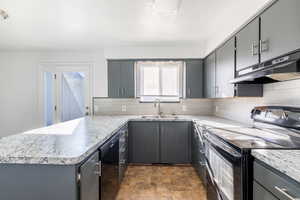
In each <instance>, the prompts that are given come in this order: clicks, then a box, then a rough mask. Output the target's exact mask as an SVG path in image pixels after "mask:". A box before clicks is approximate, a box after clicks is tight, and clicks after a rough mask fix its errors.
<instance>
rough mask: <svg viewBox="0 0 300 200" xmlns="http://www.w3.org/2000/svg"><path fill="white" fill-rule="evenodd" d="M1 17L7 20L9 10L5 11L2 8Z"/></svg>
mask: <svg viewBox="0 0 300 200" xmlns="http://www.w3.org/2000/svg"><path fill="white" fill-rule="evenodd" d="M0 17H1V18H2V19H3V20H5V19H7V18H8V17H9V16H8V14H7V12H5V11H4V10H2V9H0Z"/></svg>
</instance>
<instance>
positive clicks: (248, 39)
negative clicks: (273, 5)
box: [236, 18, 277, 71]
mask: <svg viewBox="0 0 300 200" xmlns="http://www.w3.org/2000/svg"><path fill="white" fill-rule="evenodd" d="M272 23H274V22H272ZM276 24H277V23H275V24H274V26H276ZM258 63H259V18H256V19H254V20H253V21H252V22H250V23H249V24H248V25H247V26H246V27H245V28H243V29H242V30H241V31H240V32H239V33H237V35H236V70H237V71H239V70H241V69H243V68H247V67H249V66H252V65H256V64H258Z"/></svg>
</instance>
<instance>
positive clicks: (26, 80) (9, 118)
mask: <svg viewBox="0 0 300 200" xmlns="http://www.w3.org/2000/svg"><path fill="white" fill-rule="evenodd" d="M200 56H201V49H200V48H197V47H195V46H192V47H188V46H183V47H178V46H177V47H170V46H168V47H158V46H156V47H149V46H147V47H114V48H107V49H105V50H97V51H85V52H79V51H76V52H64V51H59V52H37V51H36V52H34V51H32V52H31V51H0V74H1V79H0V91H1V93H0V94H1V96H0V110H1V112H0V127H1V131H0V137H3V136H7V135H11V134H15V133H19V132H22V131H25V130H28V129H33V128H37V127H41V126H42V125H43V116H42V108H41V107H40V106H38V98H39V97H38V95H39V92H38V88H39V84H40V83H39V81H38V76H39V64H40V63H42V62H58V63H59V62H62V63H63V62H66V63H68V62H69V63H70V62H71V63H76V62H89V63H93V64H94V74H93V84H94V91H93V94H92V96H96V97H107V95H108V91H107V63H106V58H199V57H200Z"/></svg>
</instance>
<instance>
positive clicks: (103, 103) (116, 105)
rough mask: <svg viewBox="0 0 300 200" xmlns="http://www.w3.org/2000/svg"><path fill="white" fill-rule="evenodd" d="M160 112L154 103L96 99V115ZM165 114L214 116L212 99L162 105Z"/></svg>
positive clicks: (133, 100)
mask: <svg viewBox="0 0 300 200" xmlns="http://www.w3.org/2000/svg"><path fill="white" fill-rule="evenodd" d="M157 112H158V110H157V108H155V107H154V104H153V103H140V102H139V100H138V99H111V98H94V115H154V114H157ZM161 112H163V114H182V115H212V114H213V101H212V100H210V99H184V100H181V102H180V103H161Z"/></svg>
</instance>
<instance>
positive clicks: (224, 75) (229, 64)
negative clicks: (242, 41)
mask: <svg viewBox="0 0 300 200" xmlns="http://www.w3.org/2000/svg"><path fill="white" fill-rule="evenodd" d="M234 50H235V39H234V38H232V39H230V40H229V41H227V42H226V43H225V44H224V45H223V46H222V47H220V48H219V49H218V50H217V51H216V97H218V98H224V97H233V96H234V84H231V83H230V80H232V79H234V73H235V67H234Z"/></svg>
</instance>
